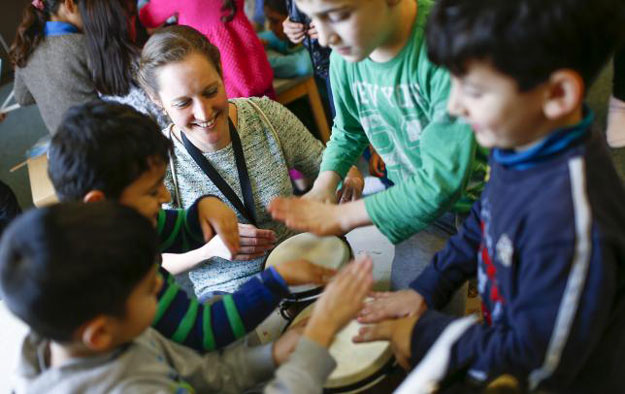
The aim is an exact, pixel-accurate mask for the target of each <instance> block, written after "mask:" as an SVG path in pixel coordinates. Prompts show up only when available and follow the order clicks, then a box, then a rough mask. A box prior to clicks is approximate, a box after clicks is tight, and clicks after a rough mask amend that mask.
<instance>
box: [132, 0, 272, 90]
mask: <svg viewBox="0 0 625 394" xmlns="http://www.w3.org/2000/svg"><path fill="white" fill-rule="evenodd" d="M243 1H244V0H235V3H236V7H237V11H236V13H235V15H234V19H233V20H232V21H230V22H226V23H224V22H222V21H221V17H222V16H223V15H224V14H225V12H224V11H221V7H222V0H150V1H149V2H148V3H147V4H145V5H144V6H143V8H141V10H140V11H139V18H140V19H141V23H143V25H144V26H145V27H147V28H154V27H158V26H160V25H162V24H163V23H165V21H166V20H167V19H168V18H169V17H171V16H172V15H177V16H178V23H179V24H181V25H187V26H191V27H193V28H195V29H196V30H198V31H200V32H201V33H202V34H204V35H205V36H206V37H207V38H208V39H209V41H210V42H211V43H213V44H215V45H216V46H217V48H219V51H220V52H221V63H222V68H223V74H224V84H225V85H226V93H227V94H228V98H234V97H251V96H257V97H262V96H269V97H271V98H275V92H274V90H273V86H272V82H273V71H272V70H271V66H270V65H269V61H268V60H267V55H266V54H265V50H264V48H263V44H261V42H260V40H259V39H258V37H257V36H256V32H255V31H254V28H253V27H252V24H251V23H250V21H249V20H248V19H247V17H246V16H245V13H244V12H243Z"/></svg>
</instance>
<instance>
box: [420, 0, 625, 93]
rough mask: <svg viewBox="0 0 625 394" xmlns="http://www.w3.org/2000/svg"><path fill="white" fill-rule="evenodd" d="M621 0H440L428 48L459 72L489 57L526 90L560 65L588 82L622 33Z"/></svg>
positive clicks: (430, 22) (623, 12)
mask: <svg viewBox="0 0 625 394" xmlns="http://www.w3.org/2000/svg"><path fill="white" fill-rule="evenodd" d="M623 4H625V2H623V1H622V0H593V1H587V0H554V1H544V0H438V1H437V2H436V5H435V6H434V8H433V9H432V11H431V14H430V16H429V20H428V25H427V33H426V34H427V45H428V55H429V57H430V59H431V61H433V62H434V63H436V64H438V65H441V66H443V67H446V68H448V69H449V70H450V71H451V72H452V73H453V74H456V75H462V74H464V73H465V72H466V67H467V66H468V63H469V62H470V61H472V60H479V61H487V62H490V63H491V64H492V66H493V67H494V68H495V69H497V70H498V71H500V72H502V73H504V74H506V75H508V76H510V77H512V78H513V79H514V80H516V81H517V83H518V85H519V88H520V90H521V91H527V90H529V89H532V88H533V87H536V86H537V85H538V84H540V83H542V82H545V81H547V79H548V78H549V76H550V74H551V73H553V72H554V71H556V70H559V69H572V70H575V71H577V72H578V73H579V74H580V75H581V77H582V78H583V79H584V82H585V84H586V86H588V85H590V84H591V83H592V81H593V80H594V79H595V78H596V76H597V75H598V74H599V72H600V71H601V68H602V67H603V65H604V64H605V63H606V62H607V61H608V60H609V57H610V55H611V53H612V52H613V51H614V50H615V48H616V46H617V45H618V43H619V41H620V40H621V39H622V37H623V35H624V33H625V28H624V26H625V6H624V5H623Z"/></svg>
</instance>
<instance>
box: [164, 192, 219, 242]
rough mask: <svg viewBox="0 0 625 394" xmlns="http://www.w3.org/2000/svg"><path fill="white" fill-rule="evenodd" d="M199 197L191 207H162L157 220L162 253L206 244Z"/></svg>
mask: <svg viewBox="0 0 625 394" xmlns="http://www.w3.org/2000/svg"><path fill="white" fill-rule="evenodd" d="M204 197H207V196H202V197H200V198H198V199H197V200H196V201H195V202H194V203H193V205H191V206H190V207H189V209H187V210H184V209H161V211H160V212H159V214H158V219H157V222H156V230H157V232H158V235H159V241H160V246H159V249H160V251H161V253H184V252H188V251H189V250H193V249H197V248H199V247H200V246H202V245H204V244H205V243H206V242H205V241H204V235H203V234H202V228H201V227H200V221H199V219H198V202H199V201H200V200H201V199H202V198H204Z"/></svg>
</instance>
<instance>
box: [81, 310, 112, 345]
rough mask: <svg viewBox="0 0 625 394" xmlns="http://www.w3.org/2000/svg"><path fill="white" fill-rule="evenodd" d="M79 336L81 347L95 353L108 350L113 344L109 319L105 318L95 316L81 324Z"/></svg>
mask: <svg viewBox="0 0 625 394" xmlns="http://www.w3.org/2000/svg"><path fill="white" fill-rule="evenodd" d="M79 335H80V341H81V342H82V343H83V345H85V346H86V347H87V348H88V349H90V350H93V351H96V352H102V351H106V350H109V349H111V348H112V347H113V345H114V344H115V335H114V333H113V327H112V324H111V319H109V318H108V317H106V316H102V315H100V316H97V317H95V318H93V319H92V320H90V321H88V322H86V323H85V324H83V326H82V327H81V328H80V332H79Z"/></svg>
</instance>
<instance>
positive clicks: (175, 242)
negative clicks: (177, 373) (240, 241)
mask: <svg viewBox="0 0 625 394" xmlns="http://www.w3.org/2000/svg"><path fill="white" fill-rule="evenodd" d="M204 197H206V196H204ZM202 198H203V197H200V198H198V199H197V200H196V202H195V203H194V204H193V205H192V206H191V207H190V208H189V209H188V210H186V211H185V210H182V209H175V210H161V212H160V213H159V216H158V222H157V230H158V234H159V238H160V250H161V252H166V253H183V252H187V251H189V250H191V249H195V248H198V247H200V246H202V245H203V244H204V239H203V235H202V230H201V227H200V224H199V221H198V212H197V203H198V201H199V200H200V199H202ZM160 274H161V276H162V277H163V288H162V289H161V291H160V292H159V294H158V309H157V312H156V317H155V319H154V322H153V323H152V326H153V327H154V328H156V329H157V330H158V331H159V332H160V333H161V334H163V335H164V336H166V337H167V338H170V339H172V340H173V341H175V342H178V343H181V344H184V345H187V346H189V347H191V348H194V349H196V350H199V351H212V350H215V349H220V348H222V347H224V346H226V345H228V344H230V343H232V342H233V341H235V340H236V339H239V338H241V337H243V336H244V335H245V334H246V333H248V332H249V331H251V330H253V329H254V328H255V327H256V326H257V325H258V324H260V323H261V322H262V321H263V320H264V319H265V318H266V317H267V316H269V315H270V314H271V312H273V310H274V309H275V308H276V307H277V306H278V303H279V302H280V300H281V299H282V298H283V297H284V296H285V295H287V294H288V287H287V285H286V282H285V281H284V279H283V278H282V277H281V276H280V275H279V274H278V273H277V272H276V271H275V269H273V268H270V269H268V270H265V271H263V272H261V273H260V274H258V275H257V276H255V277H253V278H252V279H250V280H249V281H248V282H246V283H245V284H243V286H241V288H240V289H239V290H237V291H236V292H234V293H232V294H228V295H225V296H223V297H222V298H221V299H220V300H218V301H216V302H214V303H212V304H210V305H202V304H200V303H199V302H198V300H197V299H196V298H195V297H192V298H190V297H189V296H188V295H187V293H185V291H184V290H182V289H181V288H180V286H178V285H177V284H176V283H175V280H174V277H173V276H172V275H171V274H170V273H169V272H167V271H166V270H165V269H164V268H162V267H161V268H160Z"/></svg>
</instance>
